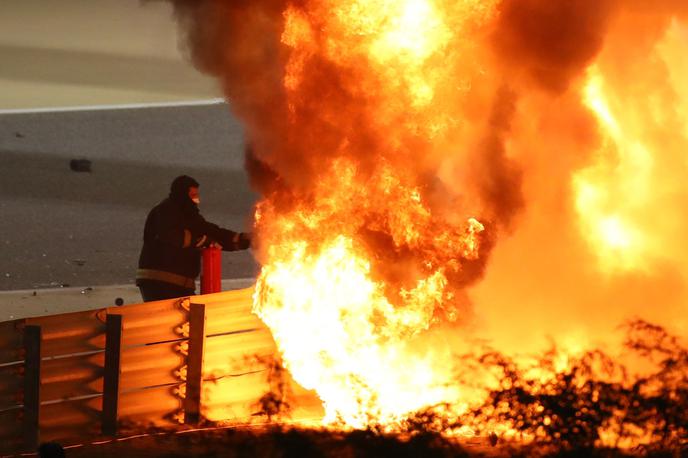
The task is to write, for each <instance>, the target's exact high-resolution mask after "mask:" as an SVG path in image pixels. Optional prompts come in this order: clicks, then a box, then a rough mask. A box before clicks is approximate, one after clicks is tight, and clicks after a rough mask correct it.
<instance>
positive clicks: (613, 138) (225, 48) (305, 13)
mask: <svg viewBox="0 0 688 458" xmlns="http://www.w3.org/2000/svg"><path fill="white" fill-rule="evenodd" d="M193 3H195V2H184V1H180V2H177V3H176V5H177V7H178V12H180V13H181V15H182V19H185V20H187V21H188V22H189V24H190V26H189V27H188V28H187V32H188V35H189V40H190V43H191V45H192V51H193V55H194V58H195V59H196V60H197V63H198V64H199V66H201V68H203V69H204V70H206V71H210V72H212V73H214V74H216V75H218V76H219V77H220V78H221V80H222V83H223V88H224V89H225V90H226V93H227V96H228V99H229V100H230V103H231V105H232V108H233V110H234V112H235V113H236V114H237V115H238V116H239V117H240V118H241V119H242V120H243V121H244V123H245V126H246V136H247V143H249V145H250V147H251V148H250V150H251V152H250V153H249V154H248V156H247V164H248V168H249V172H250V174H251V177H252V179H253V184H254V185H255V186H256V188H257V189H258V190H259V191H260V192H261V193H262V195H263V199H262V200H261V202H260V203H259V204H258V205H257V208H256V214H255V233H256V247H255V251H256V255H257V257H258V259H259V261H260V263H261V264H262V266H263V267H262V271H261V273H260V276H259V278H258V281H257V285H256V292H255V296H254V311H255V312H256V313H257V314H258V315H259V316H260V317H261V319H262V320H263V321H264V322H265V323H266V324H267V325H268V326H269V327H270V329H271V331H272V333H273V335H274V337H275V341H276V343H277V346H278V348H279V350H280V352H281V355H282V357H283V360H284V364H285V366H286V367H287V369H288V370H289V371H290V372H291V374H292V375H293V377H294V379H295V380H296V381H297V382H299V383H300V384H302V385H303V386H304V387H306V388H309V389H313V390H315V391H316V392H317V394H318V396H319V397H320V399H321V400H322V402H323V404H324V406H325V410H326V418H325V421H326V422H328V423H330V424H332V423H333V422H339V424H343V425H347V426H350V427H356V428H358V427H365V426H368V425H371V424H377V425H379V424H382V425H385V426H387V427H389V428H390V429H394V428H396V427H397V426H398V425H399V424H401V423H402V422H403V421H404V420H405V418H407V417H408V416H409V415H411V414H412V413H413V412H414V411H418V410H422V409H423V408H426V407H429V406H432V405H435V404H443V403H448V404H450V405H452V406H454V407H452V408H453V409H454V410H453V411H452V412H451V414H452V415H455V414H456V413H457V412H459V411H461V409H463V408H464V407H465V406H466V405H468V404H470V403H473V402H480V401H481V400H484V399H485V393H486V391H488V390H489V389H491V388H494V386H495V383H497V384H499V383H502V382H503V381H504V379H506V377H505V376H504V375H503V374H501V375H495V374H491V376H486V377H476V378H474V379H473V382H474V383H475V384H476V386H474V387H472V388H466V387H460V386H459V385H458V384H457V383H454V382H455V381H456V372H457V367H456V361H455V355H454V354H453V353H454V352H456V351H457V348H458V347H462V346H468V345H469V344H468V342H469V341H474V340H478V341H481V340H482V341H484V340H487V341H489V343H490V344H491V345H493V346H494V347H495V348H497V349H498V350H499V351H501V352H503V353H504V354H509V355H518V354H522V353H526V352H530V351H537V352H539V351H542V350H543V349H544V348H546V346H547V345H548V344H550V343H552V342H553V343H555V344H556V345H557V348H558V349H559V350H560V351H562V352H563V354H561V355H560V358H559V359H556V360H552V359H551V358H550V359H547V358H545V359H544V360H546V361H545V362H546V365H547V367H545V368H542V367H540V368H538V367H535V368H530V369H528V371H525V372H527V373H529V374H530V375H532V377H533V378H534V379H538V377H544V379H543V380H539V381H538V383H540V385H542V384H546V383H550V382H552V383H554V384H556V383H555V382H557V381H559V379H560V378H561V377H560V375H561V374H565V373H566V371H567V370H569V369H570V364H569V362H570V361H579V362H580V360H577V359H576V357H577V355H580V354H584V353H585V351H586V350H588V349H590V348H591V347H594V346H598V347H604V348H610V349H612V348H613V349H616V348H617V347H618V346H619V345H618V342H616V340H615V339H617V340H618V336H617V335H614V333H613V329H614V327H615V326H617V325H618V324H620V323H622V322H624V320H627V319H628V318H629V317H642V318H644V319H647V320H649V321H653V322H658V323H661V324H663V325H666V326H668V327H670V329H671V330H673V331H675V333H676V334H679V335H685V333H686V332H688V318H687V317H688V314H687V313H686V310H685V304H686V303H688V294H687V293H686V291H688V288H686V285H688V283H687V282H688V279H687V278H686V276H685V272H686V271H688V270H687V269H688V257H687V256H686V253H688V246H687V245H688V244H687V243H686V240H688V239H687V238H686V234H687V233H688V216H687V214H686V211H685V203H686V198H687V197H688V191H687V190H688V188H686V179H685V177H686V172H688V162H687V161H686V156H685V151H687V150H688V91H687V90H686V87H687V86H686V85H685V83H684V81H686V80H688V67H686V65H687V64H686V60H685V59H684V58H683V56H684V55H685V53H686V49H688V33H687V32H686V30H688V26H687V25H686V24H687V23H688V19H687V15H688V11H686V8H685V6H684V3H685V2H681V1H678V0H676V1H674V0H660V1H658V2H655V3H653V5H652V6H648V5H646V4H645V3H643V2H633V1H628V2H625V1H622V2H620V1H616V0H601V1H599V2H569V1H563V0H562V1H558V0H489V1H479V0H461V1H452V0H397V1H392V0H368V1H363V0H305V1H300V2H293V1H277V2H264V1H255V2H229V1H227V2H211V3H212V5H211V4H210V3H205V2H199V4H200V3H202V4H203V6H194V5H192V4H193ZM462 349H463V348H462ZM518 361H525V360H524V359H521V360H518ZM535 361H537V362H538V363H541V362H542V361H543V360H542V359H538V358H536V359H535ZM543 364H544V363H543ZM586 364H587V363H586ZM510 367H511V366H510V364H505V365H504V366H503V367H502V368H507V369H508V368H510ZM498 372H499V371H498ZM500 378H501V380H500ZM505 383H506V382H505ZM528 383H530V382H528ZM533 383H534V382H533ZM557 383H558V382H557ZM562 383H563V382H562ZM503 385H504V383H503ZM540 385H538V384H537V383H536V384H535V385H531V387H532V386H535V388H537V387H538V386H540ZM543 386H544V385H543ZM548 386H549V387H550V388H551V387H552V386H553V385H551V384H550V385H548ZM581 386H586V384H585V380H584V377H583V376H582V375H580V377H579V378H577V379H576V387H577V388H580V387H581ZM473 388H474V389H473ZM559 388H561V389H562V390H564V391H566V389H568V387H567V386H566V385H565V384H564V385H560V386H559ZM552 389H553V388H552ZM505 393H506V392H505ZM506 394H508V393H506ZM506 394H505V395H506ZM579 394H580V393H579ZM583 394H585V393H583ZM481 396H482V397H481ZM500 399H501V398H500ZM591 399H592V398H591ZM500 402H501V401H500ZM591 402H595V401H594V399H592V401H591ZM502 407H504V406H502ZM526 407H528V408H530V407H532V406H526ZM535 407H536V408H539V407H537V406H535ZM488 410H489V409H488ZM498 410H499V409H498ZM503 410H504V409H503ZM506 410H508V409H506ZM536 410H537V409H536ZM505 412H506V411H503V412H502V413H503V414H504V415H506V417H508V415H507V413H508V412H506V413H505ZM506 417H505V418H506ZM546 418H548V419H547V420H546V421H547V422H548V424H546V425H544V426H547V427H549V426H551V425H557V419H556V418H554V417H553V416H546ZM553 427H554V426H553ZM495 428H497V429H499V430H500V431H503V430H505V428H506V429H508V427H507V426H504V425H501V426H500V425H495ZM615 434H616V433H614V434H611V433H610V434H609V435H608V437H610V438H611V439H609V441H612V440H613V437H615ZM605 437H607V436H605Z"/></svg>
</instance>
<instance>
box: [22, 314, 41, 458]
mask: <svg viewBox="0 0 688 458" xmlns="http://www.w3.org/2000/svg"><path fill="white" fill-rule="evenodd" d="M40 408H41V327H40V326H36V325H27V326H26V327H25V328H24V424H23V436H24V447H25V448H26V449H27V450H36V447H37V446H38V443H39V442H40V429H39V428H40V426H39V419H40Z"/></svg>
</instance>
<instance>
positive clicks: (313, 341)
mask: <svg viewBox="0 0 688 458" xmlns="http://www.w3.org/2000/svg"><path fill="white" fill-rule="evenodd" d="M359 180H363V181H364V182H360V181H359ZM371 186H374V189H376V190H377V191H376V193H377V194H378V196H377V197H374V196H367V194H368V193H369V192H370V189H371ZM315 192H316V196H315V197H314V198H313V199H310V200H309V201H308V202H307V203H304V204H302V205H298V206H297V207H296V208H294V209H292V211H290V212H288V213H286V214H282V213H280V212H279V210H278V209H276V208H274V207H273V206H272V205H271V204H270V203H269V202H268V201H265V202H263V203H262V204H261V206H260V209H259V212H260V224H266V226H263V227H264V229H263V230H264V231H265V232H264V234H265V235H264V236H263V237H264V242H263V243H268V244H269V245H268V246H269V248H268V252H269V254H268V255H269V257H270V258H271V259H273V261H272V262H270V263H269V264H267V265H265V266H264V267H263V270H262V272H261V275H260V277H259V279H258V283H257V285H256V293H255V310H256V312H257V313H258V315H259V316H260V317H261V318H262V319H263V320H264V321H265V323H266V324H267V325H268V326H269V327H270V329H271V330H272V332H273V335H274V337H275V341H276V342H277V345H278V347H279V349H280V350H281V352H282V355H283V357H284V360H285V363H286V367H287V368H288V369H289V370H290V372H291V373H292V374H293V375H294V377H295V379H296V380H297V381H298V382H299V383H300V384H302V385H303V386H304V387H306V388H308V389H314V390H316V391H317V393H318V395H319V396H320V397H321V399H322V400H323V403H324V406H325V408H326V418H325V421H326V422H333V421H335V420H338V421H343V422H344V423H345V424H347V425H349V426H352V427H358V428H361V427H365V426H366V425H367V424H368V422H369V421H376V422H380V423H383V424H384V423H394V422H395V421H398V420H400V419H401V418H403V415H404V414H407V413H409V412H413V411H415V410H418V409H420V408H422V407H425V406H428V405H434V404H437V403H440V402H442V401H443V400H445V399H447V397H448V396H449V393H451V392H452V391H454V389H451V388H447V387H446V386H444V385H445V383H444V382H446V381H448V380H449V377H450V376H451V372H450V370H449V367H448V366H447V365H446V364H443V362H442V361H441V360H440V359H438V358H437V357H436V356H435V355H434V354H433V353H434V352H433V351H431V350H429V349H426V350H425V351H418V350H417V349H416V348H414V345H415V344H416V342H417V340H418V338H420V337H421V335H422V333H423V332H424V331H427V330H428V329H430V328H431V327H432V326H433V324H436V323H438V322H439V321H441V320H456V319H457V318H458V314H459V313H460V311H459V306H458V305H457V304H456V297H455V294H456V293H455V291H454V290H453V288H451V287H450V286H449V284H448V280H447V274H450V275H451V274H454V275H456V274H458V273H459V272H460V261H461V260H462V259H463V260H471V259H475V258H476V257H477V256H478V253H479V246H480V240H479V234H480V233H481V232H482V231H483V230H484V227H483V225H482V224H480V223H479V222H478V221H477V220H475V219H473V218H468V219H467V220H466V221H465V222H464V223H463V224H461V225H458V224H457V225H454V224H449V223H447V222H443V221H440V220H437V219H436V218H433V217H432V215H431V213H430V211H429V210H428V208H427V207H426V205H425V203H424V202H423V200H422V198H421V195H420V192H419V190H418V189H413V188H408V187H405V186H404V185H403V184H402V183H401V182H400V180H399V179H398V177H395V176H393V175H392V172H391V170H389V169H385V170H383V171H382V172H381V173H380V174H379V176H376V177H365V178H362V177H357V174H356V170H355V168H354V167H353V166H351V165H346V164H344V163H342V162H340V161H337V162H335V164H334V165H333V167H332V172H331V174H330V175H329V176H328V180H326V181H324V182H323V184H322V186H320V187H318V188H316V191H315ZM362 204H365V205H364V206H363V205H362ZM339 214H342V215H346V218H341V217H338V215H339ZM268 222H269V223H268ZM268 224H269V225H268ZM370 231H378V232H377V233H378V234H379V233H383V234H384V235H385V238H387V239H388V240H385V244H386V248H385V249H386V250H389V251H390V252H389V253H376V251H375V249H376V247H375V245H374V243H375V240H374V239H375V238H376V237H379V235H375V234H374V235H372V236H371V232H370ZM382 231H384V232H382ZM370 237H372V239H371V238H370ZM371 243H372V244H373V245H371ZM440 247H441V249H440ZM409 249H415V250H418V251H419V252H421V253H424V255H422V256H418V259H397V260H396V262H400V263H402V264H403V271H402V273H403V278H398V275H399V272H392V273H388V272H384V271H380V269H381V268H382V269H383V270H384V269H387V268H388V266H386V265H384V263H386V262H388V260H389V259H391V258H393V257H396V256H398V253H397V252H398V251H401V250H409ZM447 249H450V250H451V251H445V250H447ZM376 257H383V258H384V259H383V265H382V266H376V265H375V258H376ZM397 267H398V266H397ZM407 269H408V272H407V271H406V270H407ZM413 270H415V272H413ZM393 275H394V276H395V277H397V278H394V277H392V276H393ZM390 277H392V278H390ZM442 356H443V357H446V355H442ZM451 397H452V398H455V397H456V395H455V394H454V395H452V396H451Z"/></svg>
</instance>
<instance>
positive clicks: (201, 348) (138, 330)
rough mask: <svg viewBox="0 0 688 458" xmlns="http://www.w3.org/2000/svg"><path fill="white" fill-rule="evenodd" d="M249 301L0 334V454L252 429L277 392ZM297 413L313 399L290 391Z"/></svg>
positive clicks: (104, 313)
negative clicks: (48, 445) (189, 427)
mask: <svg viewBox="0 0 688 458" xmlns="http://www.w3.org/2000/svg"><path fill="white" fill-rule="evenodd" d="M252 294H253V289H252V288H248V289H243V290H235V291H225V292H220V293H215V294H206V295H200V296H191V297H189V298H180V299H173V300H165V301H158V302H149V303H145V304H136V305H127V306H122V307H109V308H104V309H99V310H92V311H86V312H77V313H68V314H61V315H51V316H44V317H37V318H27V319H21V320H14V321H7V322H2V323H0V451H2V452H12V451H17V450H35V446H36V445H37V443H38V442H39V441H52V440H55V441H63V442H69V441H72V442H73V441H75V440H87V439H93V438H98V437H103V436H104V435H105V436H107V435H110V436H112V435H117V433H118V431H119V430H120V427H121V425H123V424H126V425H132V424H133V425H141V426H142V427H148V426H171V425H175V424H177V425H178V424H179V423H183V422H186V423H192V424H193V423H197V422H198V421H200V420H202V419H207V420H211V421H220V420H228V421H239V422H242V421H250V419H251V418H254V417H255V416H256V415H257V414H258V413H260V406H259V400H260V399H261V397H262V396H264V395H265V394H266V393H269V392H271V390H273V389H274V387H273V386H271V376H272V375H274V374H271V371H272V370H273V369H274V367H273V366H272V363H271V361H273V360H274V359H273V357H274V354H275V343H274V341H273V339H272V336H271V334H270V332H269V330H268V329H267V328H266V327H265V325H264V324H263V323H262V322H261V321H260V320H259V319H258V318H257V317H256V316H255V315H254V314H253V313H251V297H252ZM291 386H292V387H293V390H292V394H293V395H294V397H295V398H298V399H300V400H301V401H302V402H301V403H300V404H302V405H304V406H311V407H310V413H311V414H312V413H313V412H316V415H317V411H318V409H319V402H318V401H317V398H316V397H315V396H314V395H313V394H312V393H310V392H307V391H305V390H303V389H302V388H299V387H298V386H296V384H293V382H291Z"/></svg>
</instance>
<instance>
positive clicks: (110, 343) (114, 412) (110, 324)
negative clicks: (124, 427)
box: [100, 314, 122, 436]
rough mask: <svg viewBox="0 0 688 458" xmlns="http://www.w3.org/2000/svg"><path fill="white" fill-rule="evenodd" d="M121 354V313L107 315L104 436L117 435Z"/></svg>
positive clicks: (103, 409) (102, 430)
mask: <svg viewBox="0 0 688 458" xmlns="http://www.w3.org/2000/svg"><path fill="white" fill-rule="evenodd" d="M121 356H122V315H116V314H112V315H108V316H107V319H106V321H105V368H104V371H103V407H102V410H101V418H100V428H101V432H102V433H103V434H104V435H106V436H115V435H117V426H118V406H119V378H120V373H121V367H120V359H121Z"/></svg>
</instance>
